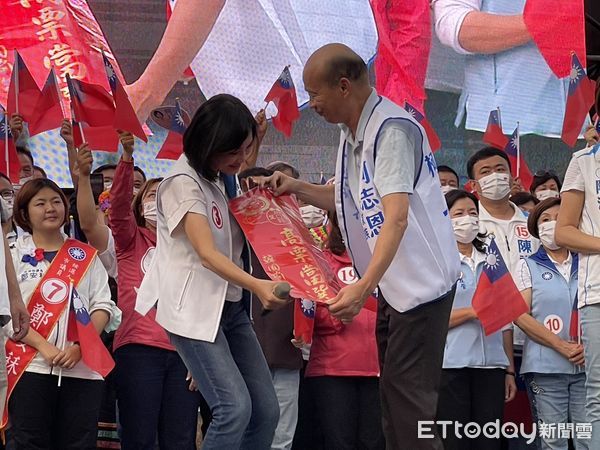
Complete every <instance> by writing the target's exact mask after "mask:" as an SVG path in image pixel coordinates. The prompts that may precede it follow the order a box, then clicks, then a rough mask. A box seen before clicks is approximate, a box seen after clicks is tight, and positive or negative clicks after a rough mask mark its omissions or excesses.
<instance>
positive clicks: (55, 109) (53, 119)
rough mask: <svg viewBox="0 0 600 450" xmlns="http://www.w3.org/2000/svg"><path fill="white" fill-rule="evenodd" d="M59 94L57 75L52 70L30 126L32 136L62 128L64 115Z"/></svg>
mask: <svg viewBox="0 0 600 450" xmlns="http://www.w3.org/2000/svg"><path fill="white" fill-rule="evenodd" d="M58 92H59V91H58V83H57V81H56V75H55V74H54V69H51V70H50V73H49V74H48V78H47V79H46V83H45V84H44V87H43V88H42V95H41V96H40V99H39V101H38V103H37V105H36V108H35V112H34V115H33V117H31V119H30V121H29V124H28V125H29V135H30V136H35V135H36V134H39V133H43V132H44V131H48V130H53V129H55V128H58V127H60V125H61V123H62V121H63V118H64V114H63V110H62V104H61V100H60V96H59V94H58Z"/></svg>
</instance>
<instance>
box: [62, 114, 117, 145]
mask: <svg viewBox="0 0 600 450" xmlns="http://www.w3.org/2000/svg"><path fill="white" fill-rule="evenodd" d="M72 124H73V139H74V143H75V147H80V146H81V144H83V143H84V142H87V143H88V144H89V146H90V148H91V149H92V150H95V151H99V152H109V153H116V152H117V151H118V150H119V135H118V134H117V133H116V132H115V129H114V128H113V126H112V125H109V126H104V127H88V126H87V125H86V124H84V123H82V124H81V128H82V129H83V134H82V133H81V130H80V128H79V123H78V122H75V121H72Z"/></svg>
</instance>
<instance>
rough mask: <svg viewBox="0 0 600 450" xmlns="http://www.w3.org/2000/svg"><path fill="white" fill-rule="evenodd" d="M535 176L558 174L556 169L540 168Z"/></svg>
mask: <svg viewBox="0 0 600 450" xmlns="http://www.w3.org/2000/svg"><path fill="white" fill-rule="evenodd" d="M533 176H534V177H556V176H558V175H557V174H556V172H555V171H554V170H552V169H551V170H538V171H537V172H536V173H535V174H534V175H533Z"/></svg>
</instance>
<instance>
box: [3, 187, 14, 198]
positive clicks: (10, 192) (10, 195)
mask: <svg viewBox="0 0 600 450" xmlns="http://www.w3.org/2000/svg"><path fill="white" fill-rule="evenodd" d="M0 197H2V198H3V199H4V200H13V199H14V198H15V191H13V190H12V189H4V190H2V191H0Z"/></svg>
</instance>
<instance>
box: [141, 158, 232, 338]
mask: <svg viewBox="0 0 600 450" xmlns="http://www.w3.org/2000/svg"><path fill="white" fill-rule="evenodd" d="M181 176H184V177H190V178H191V179H193V180H194V181H195V182H196V183H197V184H198V186H199V187H200V189H201V191H202V193H203V194H204V195H205V197H206V208H207V211H208V216H209V217H207V221H208V224H209V226H210V229H211V231H212V236H213V240H214V243H215V246H216V248H217V249H218V250H219V251H220V252H221V253H222V254H223V255H225V256H227V257H228V258H231V255H232V242H231V228H230V219H229V209H228V201H227V198H226V196H225V195H224V194H223V192H222V191H221V189H220V188H219V187H218V186H217V184H216V183H211V182H209V181H207V180H205V179H204V178H202V177H200V176H199V175H198V173H197V172H196V171H195V170H194V169H193V168H192V167H191V166H190V165H189V164H188V162H187V158H186V156H185V155H182V156H181V157H180V158H179V160H178V161H177V162H176V163H175V165H174V166H173V167H172V169H171V171H170V172H169V174H168V175H167V176H166V177H165V180H168V179H169V178H173V177H181ZM161 186H162V184H161V185H159V187H158V192H157V196H156V198H157V202H156V206H157V213H158V214H157V224H156V233H157V242H156V253H155V254H154V258H153V259H152V263H151V265H150V268H149V270H148V273H146V276H145V277H144V280H143V281H142V284H141V286H140V288H139V291H138V295H137V301H136V307H135V309H136V311H138V312H139V313H140V314H142V315H145V314H146V313H147V312H148V311H149V310H150V308H152V307H153V306H155V305H156V308H157V311H156V322H158V323H159V324H160V325H161V326H162V327H163V328H165V329H166V330H167V331H169V332H171V333H174V334H177V335H180V336H184V337H187V338H190V339H197V340H202V341H208V342H214V340H215V338H216V336H217V331H218V329H219V323H220V320H221V312H222V311H223V305H224V302H225V295H226V292H227V285H228V283H227V281H225V280H224V279H223V278H221V277H220V276H218V275H217V274H215V273H214V272H212V271H210V270H209V269H207V268H205V267H204V266H203V265H202V263H201V261H200V258H199V256H198V254H197V253H196V251H195V250H194V247H193V246H192V244H191V243H190V241H189V240H188V238H187V236H186V234H185V232H184V230H183V227H178V228H176V229H175V230H174V231H173V233H172V235H170V234H169V230H168V227H167V223H166V218H165V217H164V215H163V212H162V204H161V196H160V194H161ZM181 213H182V215H181V217H180V218H177V219H176V220H178V221H179V220H181V219H182V218H183V215H184V211H183V210H182V212H181ZM215 215H216V217H215ZM219 216H220V220H218V217H219ZM219 225H220V226H219Z"/></svg>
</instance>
